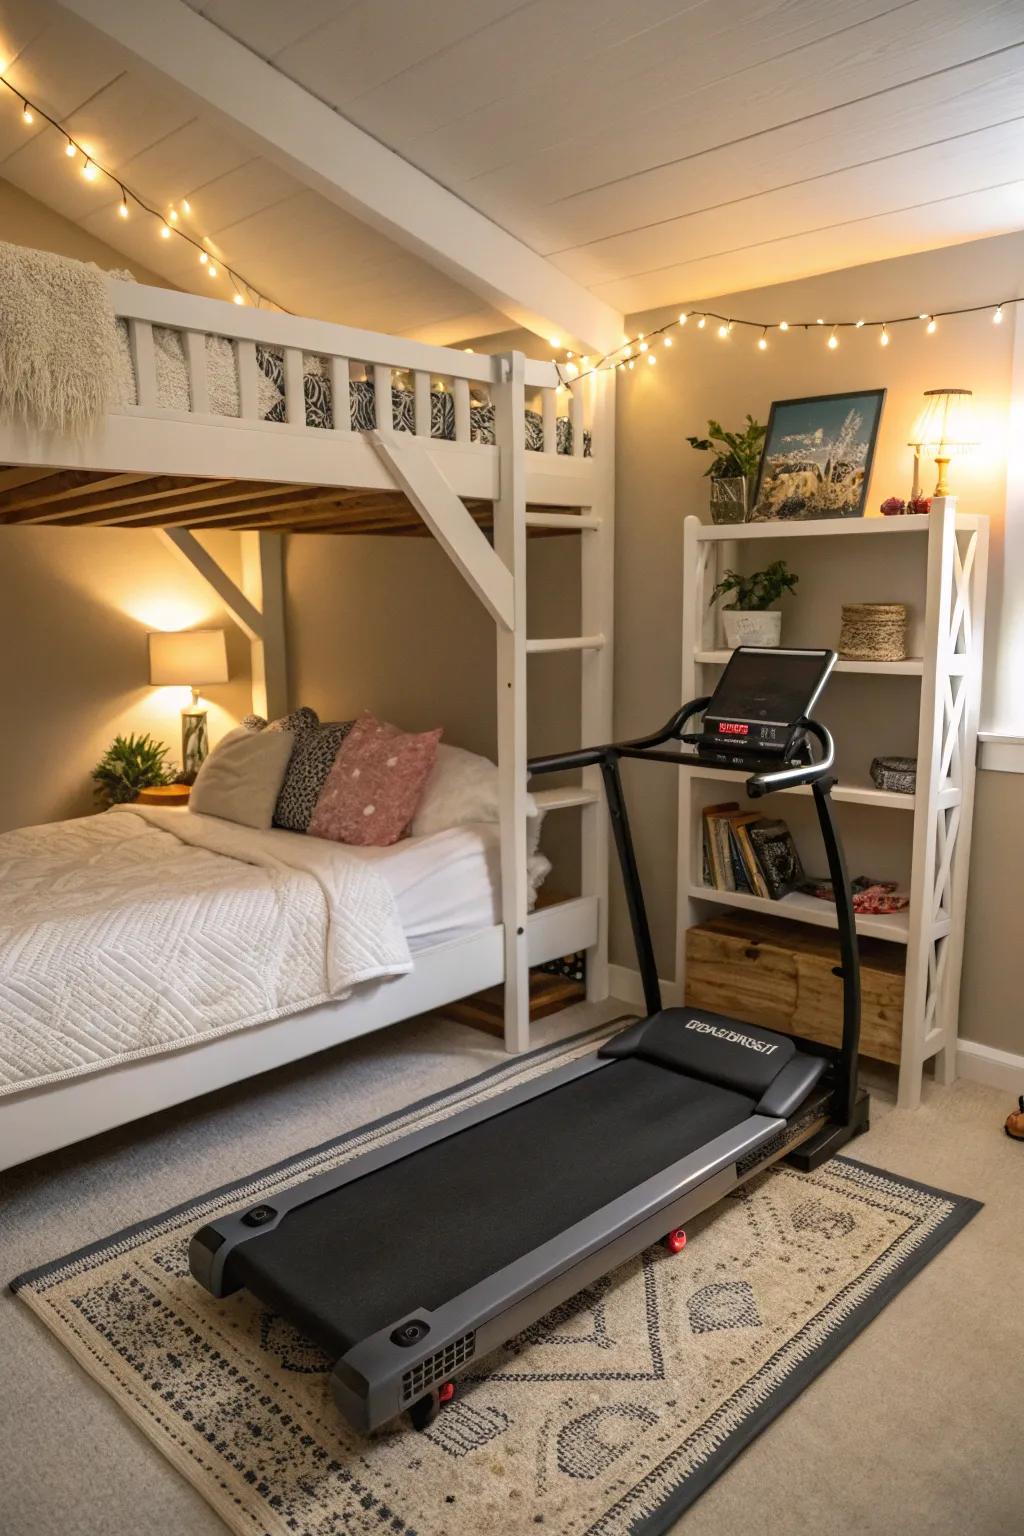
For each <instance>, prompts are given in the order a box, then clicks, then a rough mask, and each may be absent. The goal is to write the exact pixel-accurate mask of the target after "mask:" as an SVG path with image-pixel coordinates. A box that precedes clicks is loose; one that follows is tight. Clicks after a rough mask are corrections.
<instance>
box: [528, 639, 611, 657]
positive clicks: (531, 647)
mask: <svg viewBox="0 0 1024 1536" xmlns="http://www.w3.org/2000/svg"><path fill="white" fill-rule="evenodd" d="M603 645H604V635H563V636H561V637H560V638H559V639H557V640H527V642H526V649H527V652H528V654H529V655H531V656H538V655H543V654H544V653H545V652H549V651H599V650H600V649H601V647H602V646H603Z"/></svg>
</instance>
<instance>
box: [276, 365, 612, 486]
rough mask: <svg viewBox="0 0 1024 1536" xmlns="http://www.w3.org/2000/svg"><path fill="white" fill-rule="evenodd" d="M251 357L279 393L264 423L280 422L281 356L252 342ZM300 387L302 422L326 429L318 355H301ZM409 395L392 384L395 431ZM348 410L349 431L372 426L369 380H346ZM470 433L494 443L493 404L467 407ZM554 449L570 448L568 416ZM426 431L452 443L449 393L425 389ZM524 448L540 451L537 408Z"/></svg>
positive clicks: (410, 426) (407, 427) (529, 415)
mask: <svg viewBox="0 0 1024 1536" xmlns="http://www.w3.org/2000/svg"><path fill="white" fill-rule="evenodd" d="M256 360H257V362H258V364H259V367H260V369H261V370H262V372H263V374H264V376H265V377H266V378H267V379H268V380H269V382H270V383H271V384H273V385H274V386H275V388H276V389H277V391H278V395H279V398H278V400H277V403H276V404H275V405H274V406H273V407H272V409H270V410H269V411H268V412H267V413H266V416H265V418H264V419H265V420H266V421H284V420H285V378H284V358H283V356H282V354H281V353H280V352H275V351H273V350H272V349H271V348H268V347H262V346H260V345H259V344H257V347H256ZM302 387H303V394H304V396H305V406H306V425H307V427H320V428H326V429H330V428H332V427H333V426H334V402H333V400H332V398H331V385H330V380H329V379H328V377H327V375H326V372H325V369H324V365H323V361H322V359H321V358H319V357H305V358H304V359H303V369H302ZM413 398H414V397H413V393H412V390H410V389H400V388H399V387H398V385H396V384H392V386H391V413H392V423H393V426H394V429H395V431H396V432H414V431H415V430H416V421H415V412H414V405H413ZM349 414H350V417H351V421H352V430H353V431H354V432H371V431H372V430H373V429H374V427H376V425H377V399H376V391H375V389H374V386H373V384H372V383H371V382H370V381H369V380H368V379H353V380H352V381H351V383H350V384H349ZM469 431H470V437H471V438H472V440H473V442H475V443H484V444H491V443H493V442H494V405H493V403H492V402H491V401H482V402H478V403H477V404H474V405H471V406H470V409H469ZM556 433H557V445H556V451H557V452H558V453H564V454H571V453H572V451H573V438H572V422H571V421H570V419H569V417H568V416H559V417H558V418H557V423H556ZM430 435H431V437H437V438H442V439H445V440H446V441H448V442H454V441H455V401H454V399H453V398H452V395H451V393H450V391H448V390H440V389H434V390H431V392H430ZM526 446H527V448H528V449H529V450H531V451H532V452H534V453H541V452H543V449H544V419H543V417H542V416H541V414H540V412H539V411H531V410H527V412H526ZM583 455H584V458H589V457H590V433H589V432H584V434H583Z"/></svg>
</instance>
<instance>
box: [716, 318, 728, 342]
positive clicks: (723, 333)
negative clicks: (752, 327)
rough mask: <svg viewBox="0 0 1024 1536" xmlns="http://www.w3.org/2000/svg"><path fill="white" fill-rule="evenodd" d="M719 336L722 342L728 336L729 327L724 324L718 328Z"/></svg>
mask: <svg viewBox="0 0 1024 1536" xmlns="http://www.w3.org/2000/svg"><path fill="white" fill-rule="evenodd" d="M718 334H719V337H720V338H721V340H722V341H724V340H725V338H726V337H727V336H728V334H729V327H728V326H727V325H726V324H725V323H724V322H723V323H722V324H721V325H720V326H719V327H718Z"/></svg>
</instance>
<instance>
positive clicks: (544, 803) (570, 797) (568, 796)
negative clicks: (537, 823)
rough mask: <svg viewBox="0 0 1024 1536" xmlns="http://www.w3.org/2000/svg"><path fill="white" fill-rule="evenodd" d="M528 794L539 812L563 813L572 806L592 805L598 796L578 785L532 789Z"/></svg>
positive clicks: (594, 792)
mask: <svg viewBox="0 0 1024 1536" xmlns="http://www.w3.org/2000/svg"><path fill="white" fill-rule="evenodd" d="M530 793H531V794H532V795H533V798H534V799H535V800H536V802H537V808H538V810H541V811H564V810H568V808H569V807H570V806H573V805H593V804H594V802H595V801H596V800H597V798H598V796H597V793H596V791H594V790H592V789H584V788H583V787H582V785H580V784H564V785H563V786H562V788H561V789H534V790H531V791H530Z"/></svg>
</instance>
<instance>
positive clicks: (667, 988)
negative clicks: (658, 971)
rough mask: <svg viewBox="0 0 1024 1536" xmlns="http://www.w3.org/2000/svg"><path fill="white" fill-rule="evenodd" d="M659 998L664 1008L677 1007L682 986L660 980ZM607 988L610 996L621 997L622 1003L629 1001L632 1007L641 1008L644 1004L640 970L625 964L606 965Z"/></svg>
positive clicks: (681, 994)
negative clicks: (632, 968)
mask: <svg viewBox="0 0 1024 1536" xmlns="http://www.w3.org/2000/svg"><path fill="white" fill-rule="evenodd" d="M660 984H661V1000H662V1002H663V1003H664V1004H665V1007H666V1008H678V1007H679V1005H680V1003H681V1002H682V1001H683V992H682V988H681V987H679V986H678V985H677V984H676V983H675V982H674V981H662V982H661V983H660ZM608 990H609V992H610V993H611V995H612V997H621V999H622V1001H623V1002H624V1003H631V1004H632V1005H633V1006H634V1007H637V1008H642V1007H643V1005H644V989H643V986H642V985H641V982H640V972H639V971H634V970H631V969H630V967H629V966H627V965H610V966H609V967H608Z"/></svg>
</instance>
